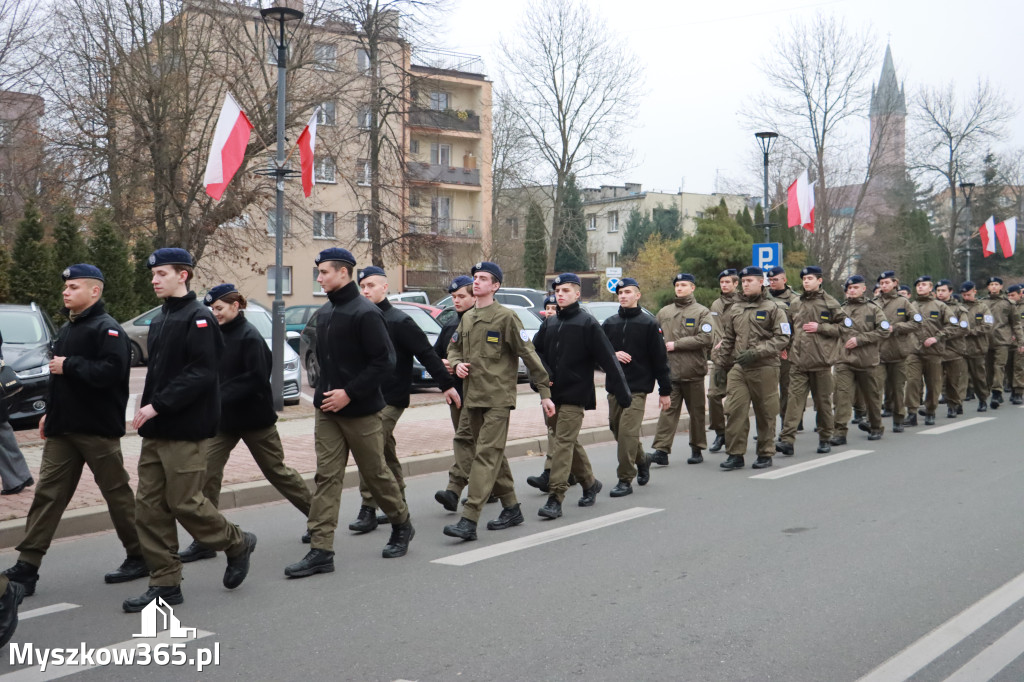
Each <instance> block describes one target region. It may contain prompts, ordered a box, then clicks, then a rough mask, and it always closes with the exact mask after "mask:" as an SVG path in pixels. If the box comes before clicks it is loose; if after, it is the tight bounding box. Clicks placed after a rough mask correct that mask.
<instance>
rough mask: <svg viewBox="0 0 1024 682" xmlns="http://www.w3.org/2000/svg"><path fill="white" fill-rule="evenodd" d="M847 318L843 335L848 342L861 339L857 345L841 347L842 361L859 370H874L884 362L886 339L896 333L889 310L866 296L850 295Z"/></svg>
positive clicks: (845, 303) (845, 305)
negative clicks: (884, 343) (882, 352)
mask: <svg viewBox="0 0 1024 682" xmlns="http://www.w3.org/2000/svg"><path fill="white" fill-rule="evenodd" d="M843 310H845V311H846V319H844V320H843V324H842V327H841V328H840V332H839V336H840V338H841V340H842V342H843V344H845V343H846V342H847V341H849V340H850V339H851V338H856V339H857V345H856V346H855V347H853V348H845V347H844V348H841V349H840V350H839V362H840V363H842V364H844V365H849V366H850V367H854V368H856V369H870V368H872V367H877V366H878V363H879V362H881V355H880V352H879V351H880V347H881V343H882V340H883V339H885V338H887V337H888V336H889V335H890V334H891V333H892V325H891V324H890V323H889V320H888V319H886V317H885V311H883V310H882V307H881V306H880V305H878V304H877V303H875V302H874V301H871V300H868V299H866V298H864V297H863V296H862V297H860V298H848V299H846V301H845V302H844V303H843Z"/></svg>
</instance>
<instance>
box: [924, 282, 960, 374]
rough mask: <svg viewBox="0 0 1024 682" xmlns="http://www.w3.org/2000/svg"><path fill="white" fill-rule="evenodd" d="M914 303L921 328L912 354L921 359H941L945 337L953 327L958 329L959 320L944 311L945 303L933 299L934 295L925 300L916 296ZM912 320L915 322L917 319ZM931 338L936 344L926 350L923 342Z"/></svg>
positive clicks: (944, 348)
mask: <svg viewBox="0 0 1024 682" xmlns="http://www.w3.org/2000/svg"><path fill="white" fill-rule="evenodd" d="M914 302H915V303H917V311H918V312H917V314H918V315H920V316H921V328H920V329H919V330H918V332H917V347H916V348H915V349H914V352H915V353H917V354H918V355H920V356H921V357H937V358H941V357H943V356H944V355H945V354H946V337H947V336H949V334H950V333H952V332H953V328H954V327H955V328H957V329H959V322H960V320H959V319H958V318H957V316H956V315H953V314H951V313H950V311H949V310H947V309H946V304H945V303H943V302H942V301H940V300H939V299H937V298H935V294H934V293H932V294H929V295H928V296H927V297H925V298H921V297H920V296H917V297H916V298H915V299H914ZM914 319H915V320H917V317H916V316H915V317H914ZM932 336H934V337H935V338H936V339H938V343H935V344H933V345H932V346H930V347H927V348H926V347H925V345H924V342H925V340H927V339H928V338H929V337H932Z"/></svg>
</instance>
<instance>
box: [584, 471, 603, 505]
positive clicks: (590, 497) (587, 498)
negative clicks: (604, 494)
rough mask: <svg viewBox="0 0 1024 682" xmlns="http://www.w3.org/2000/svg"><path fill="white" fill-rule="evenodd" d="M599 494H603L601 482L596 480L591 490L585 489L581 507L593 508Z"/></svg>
mask: <svg viewBox="0 0 1024 682" xmlns="http://www.w3.org/2000/svg"><path fill="white" fill-rule="evenodd" d="M599 492H601V481H599V480H597V479H596V478H595V479H594V482H593V483H592V484H591V486H590V487H589V488H584V489H583V497H581V498H580V501H579V505H580V506H581V507H593V506H594V503H595V502H597V494H598V493H599Z"/></svg>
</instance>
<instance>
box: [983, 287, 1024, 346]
mask: <svg viewBox="0 0 1024 682" xmlns="http://www.w3.org/2000/svg"><path fill="white" fill-rule="evenodd" d="M985 303H986V304H987V305H988V309H989V312H991V313H992V337H991V338H990V339H989V344H990V345H992V346H1012V345H1013V344H1014V339H1022V338H1024V334H1022V333H1021V320H1020V315H1019V313H1018V311H1017V308H1016V306H1015V305H1014V304H1013V301H1011V300H1010V299H1008V298H1006V294H1005V293H1000V294H999V295H998V296H992V295H991V294H989V296H988V298H986V299H985Z"/></svg>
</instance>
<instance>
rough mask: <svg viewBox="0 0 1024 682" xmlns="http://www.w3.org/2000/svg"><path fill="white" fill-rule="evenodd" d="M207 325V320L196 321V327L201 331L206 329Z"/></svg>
mask: <svg viewBox="0 0 1024 682" xmlns="http://www.w3.org/2000/svg"><path fill="white" fill-rule="evenodd" d="M206 325H207V322H206V320H203V319H199V320H196V326H197V327H199V328H200V329H205V328H206Z"/></svg>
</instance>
